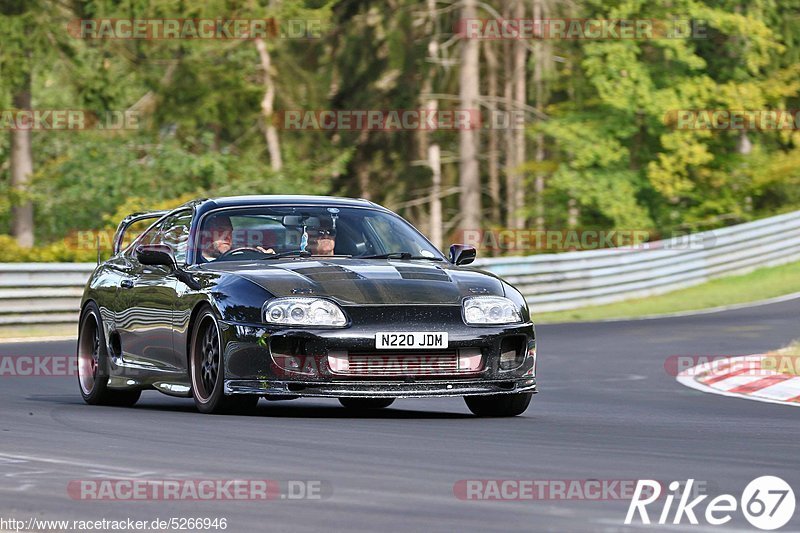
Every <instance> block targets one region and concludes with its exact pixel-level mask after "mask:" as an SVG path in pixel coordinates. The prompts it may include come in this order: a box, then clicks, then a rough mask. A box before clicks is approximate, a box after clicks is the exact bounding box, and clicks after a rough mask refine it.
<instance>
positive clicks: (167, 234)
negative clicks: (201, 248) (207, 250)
mask: <svg viewBox="0 0 800 533" xmlns="http://www.w3.org/2000/svg"><path fill="white" fill-rule="evenodd" d="M191 224H192V213H191V212H189V211H186V212H182V213H176V214H174V215H170V216H168V217H167V218H165V219H164V220H162V221H161V222H159V223H158V224H156V225H155V226H153V227H152V228H150V231H148V232H147V233H145V234H144V235H142V238H141V240H140V241H139V244H166V245H167V246H169V247H170V248H172V253H173V254H175V261H176V262H177V263H178V264H181V263H185V262H186V253H187V251H188V247H189V227H190V226H191Z"/></svg>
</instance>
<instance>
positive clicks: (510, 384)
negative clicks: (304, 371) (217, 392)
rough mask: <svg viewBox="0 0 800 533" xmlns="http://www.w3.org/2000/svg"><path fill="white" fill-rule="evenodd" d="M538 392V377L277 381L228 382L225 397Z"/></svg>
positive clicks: (362, 396)
mask: <svg viewBox="0 0 800 533" xmlns="http://www.w3.org/2000/svg"><path fill="white" fill-rule="evenodd" d="M523 392H530V393H534V394H535V393H536V392H538V391H537V390H536V378H531V377H526V378H522V379H519V378H517V379H512V380H480V381H461V382H459V381H418V382H414V383H408V382H402V381H400V382H387V381H357V382H354V381H350V382H344V381H328V382H319V381H313V382H303V381H273V380H238V379H236V380H234V379H231V380H226V381H225V394H255V395H279V396H285V395H292V396H303V397H317V398H341V397H348V398H427V397H432V396H477V395H485V394H515V393H523Z"/></svg>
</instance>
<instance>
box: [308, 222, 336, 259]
mask: <svg viewBox="0 0 800 533" xmlns="http://www.w3.org/2000/svg"><path fill="white" fill-rule="evenodd" d="M335 246H336V228H335V227H334V225H333V222H332V221H331V219H329V218H323V219H322V220H321V221H320V226H319V227H318V228H312V229H309V230H308V251H310V252H311V253H312V254H314V255H333V249H334V247H335Z"/></svg>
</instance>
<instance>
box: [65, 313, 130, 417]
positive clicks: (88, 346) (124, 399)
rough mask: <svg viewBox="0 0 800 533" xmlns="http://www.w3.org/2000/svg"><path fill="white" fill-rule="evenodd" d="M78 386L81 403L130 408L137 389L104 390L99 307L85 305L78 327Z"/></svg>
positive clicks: (105, 373) (104, 355)
mask: <svg viewBox="0 0 800 533" xmlns="http://www.w3.org/2000/svg"><path fill="white" fill-rule="evenodd" d="M77 358H78V385H79V388H80V391H81V396H82V397H83V401H85V402H86V403H88V404H89V405H111V406H116V407H132V406H133V405H135V404H136V402H138V401H139V397H140V396H141V395H142V391H141V390H138V389H137V390H113V389H109V388H108V349H107V345H106V336H105V332H104V331H103V321H102V319H101V318H100V308H99V307H97V304H96V303H94V302H89V304H88V305H87V306H86V308H85V309H84V310H83V314H82V315H81V320H80V325H79V326H78V349H77Z"/></svg>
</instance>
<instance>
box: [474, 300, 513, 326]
mask: <svg viewBox="0 0 800 533" xmlns="http://www.w3.org/2000/svg"><path fill="white" fill-rule="evenodd" d="M464 322H466V323H467V324H469V325H473V326H474V325H479V324H514V323H516V322H522V317H520V316H519V311H517V306H516V305H515V304H514V302H512V301H511V300H509V299H508V298H503V297H502V296H470V297H468V298H464Z"/></svg>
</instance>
